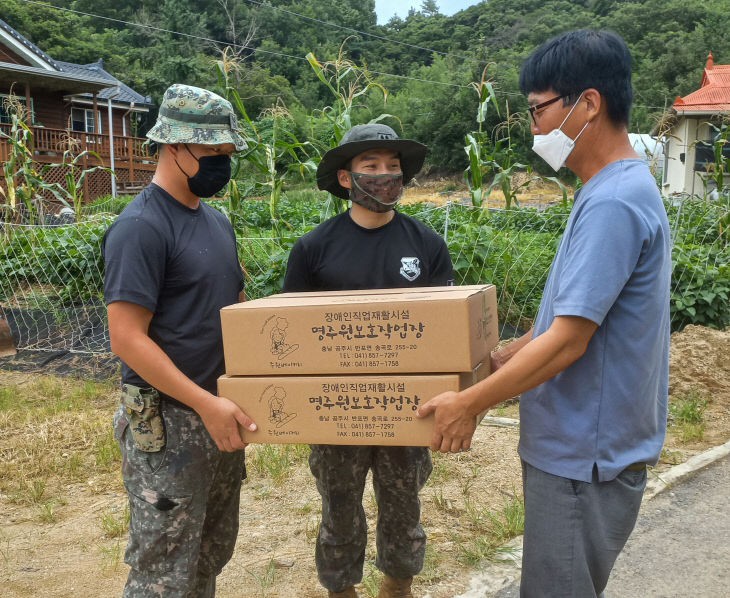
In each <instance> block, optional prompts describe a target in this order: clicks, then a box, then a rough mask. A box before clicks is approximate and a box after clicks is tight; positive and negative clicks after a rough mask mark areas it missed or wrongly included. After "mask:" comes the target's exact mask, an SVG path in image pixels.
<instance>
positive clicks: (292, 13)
mask: <svg viewBox="0 0 730 598" xmlns="http://www.w3.org/2000/svg"><path fill="white" fill-rule="evenodd" d="M245 1H246V2H248V3H249V4H256V5H258V6H261V7H263V8H269V9H271V10H278V11H279V12H284V13H286V14H289V15H293V16H295V17H299V18H301V19H307V20H308V21H314V22H315V23H319V24H321V25H327V26H328V27H335V28H337V29H344V30H345V31H352V32H353V33H359V34H360V35H367V36H368V37H374V38H375V39H379V40H383V41H386V42H391V43H394V44H400V45H402V46H408V47H409V48H416V49H417V50H425V51H426V52H433V53H435V54H441V55H442V56H452V57H454V58H459V59H460V60H465V61H469V62H476V63H477V64H487V62H485V61H483V60H479V59H477V58H470V57H468V56H461V55H460V54H452V53H451V52H441V51H440V50H434V49H433V48H427V47H425V46H419V45H416V44H409V43H408V42H403V41H400V40H397V39H393V38H390V37H385V36H383V35H377V34H375V33H368V32H367V31H360V30H359V29H354V28H352V27H346V26H344V25H338V24H337V23H330V22H329V21H322V20H321V19H317V18H315V17H309V16H307V15H303V14H300V13H298V12H294V11H292V10H287V9H286V8H280V7H278V6H272V5H271V4H265V3H263V2H259V1H258V0H245Z"/></svg>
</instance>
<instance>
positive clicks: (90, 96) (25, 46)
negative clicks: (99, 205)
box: [0, 20, 156, 201]
mask: <svg viewBox="0 0 730 598" xmlns="http://www.w3.org/2000/svg"><path fill="white" fill-rule="evenodd" d="M11 95H12V96H13V97H14V100H15V101H16V102H17V101H19V102H21V103H22V104H24V105H25V111H26V113H27V114H29V115H30V118H29V119H28V120H30V122H28V123H27V124H29V125H30V126H31V131H32V135H33V154H34V160H35V161H36V162H37V163H38V164H58V163H59V162H61V161H62V158H63V154H64V151H65V150H66V149H69V148H70V149H71V150H72V152H73V153H74V154H76V155H78V154H81V153H82V152H84V151H85V150H89V151H91V152H94V153H95V154H97V155H98V156H99V158H98V159H97V158H96V157H95V156H93V155H91V154H85V155H84V157H83V158H82V159H81V161H80V166H81V167H82V168H83V167H87V168H88V167H92V166H96V165H103V166H106V167H109V168H112V169H113V172H114V175H110V174H109V172H107V171H104V170H97V171H95V172H93V173H91V174H90V175H89V176H88V177H85V179H84V183H83V191H84V200H85V201H90V200H92V199H95V198H96V197H99V196H100V195H104V194H109V193H113V194H116V193H117V192H127V191H129V192H132V191H136V190H138V189H139V188H141V187H142V186H144V185H145V184H146V183H148V182H149V181H150V180H151V178H152V174H153V173H154V170H155V166H156V160H155V159H154V157H152V156H150V155H149V153H148V150H147V145H146V144H145V141H146V139H145V138H144V137H138V136H137V135H136V131H137V124H138V121H139V119H140V117H141V116H142V115H143V114H145V113H147V112H149V110H150V108H151V107H152V103H151V101H150V98H149V96H143V95H141V94H139V93H138V92H136V91H135V90H133V89H131V88H130V87H128V86H127V85H125V84H124V83H122V82H121V81H119V80H118V79H116V78H115V77H114V76H113V75H111V74H110V73H108V72H107V71H105V70H104V68H103V64H102V61H101V59H100V60H99V61H98V62H95V63H91V64H74V63H70V62H62V61H60V60H54V59H53V58H51V57H50V56H49V55H48V54H46V53H45V52H43V51H42V50H41V49H40V48H38V47H37V46H36V45H35V44H33V43H32V42H31V41H30V40H28V39H27V38H25V37H24V36H23V35H21V34H20V33H18V32H17V31H16V30H15V29H13V28H12V27H11V26H10V25H8V24H7V23H5V22H4V21H2V20H0V163H2V162H5V161H6V160H7V157H8V155H9V154H8V152H9V151H10V145H9V143H8V141H7V138H5V139H3V135H2V133H5V134H6V135H7V134H8V133H9V132H10V124H9V123H10V118H9V112H8V111H9V110H10V107H9V105H8V100H9V99H10V96H11ZM66 171H67V169H64V168H54V169H51V170H50V171H49V172H48V174H47V176H46V178H47V179H48V180H49V181H50V182H60V181H62V180H63V177H64V174H65V172H66Z"/></svg>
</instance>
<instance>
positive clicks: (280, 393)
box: [259, 385, 297, 428]
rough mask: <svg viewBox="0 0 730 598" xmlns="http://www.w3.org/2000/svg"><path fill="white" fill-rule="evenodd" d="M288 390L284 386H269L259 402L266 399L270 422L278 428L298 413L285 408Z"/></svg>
mask: <svg viewBox="0 0 730 598" xmlns="http://www.w3.org/2000/svg"><path fill="white" fill-rule="evenodd" d="M285 399H286V391H285V390H284V388H283V387H282V386H273V385H272V386H267V387H266V389H265V390H264V392H263V393H261V396H260V397H259V403H261V402H262V401H266V403H267V404H268V405H269V422H270V423H271V424H272V425H273V426H274V427H276V428H281V427H282V426H283V425H285V424H288V423H289V422H290V421H291V420H293V419H294V418H295V417H296V416H297V414H296V413H294V412H287V411H286V410H285V407H286V404H285Z"/></svg>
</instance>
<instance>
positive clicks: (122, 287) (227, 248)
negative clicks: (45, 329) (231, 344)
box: [102, 184, 243, 392]
mask: <svg viewBox="0 0 730 598" xmlns="http://www.w3.org/2000/svg"><path fill="white" fill-rule="evenodd" d="M102 255H103V257H104V263H105V265H106V273H105V275H104V299H105V301H106V303H107V304H109V303H111V302H113V301H129V302H130V303H135V304H137V305H141V306H142V307H145V308H147V309H149V310H150V311H151V312H152V313H153V316H152V320H151V322H150V326H149V336H150V338H151V339H152V340H154V341H155V342H156V343H157V344H158V345H159V346H160V347H161V348H162V350H163V351H164V352H165V353H166V354H167V355H168V356H169V357H170V359H171V360H172V361H173V363H174V364H175V365H176V366H177V367H178V368H179V369H180V370H181V371H182V372H183V373H184V374H185V375H186V376H188V377H189V378H191V379H192V380H193V381H194V382H195V383H196V384H198V385H200V386H201V387H203V388H205V389H206V390H208V391H209V392H215V391H216V380H217V378H218V376H220V375H221V374H222V373H223V369H224V367H223V342H222V338H221V324H220V314H219V310H220V309H221V308H222V307H224V306H226V305H231V304H232V303H236V302H237V301H238V293H239V292H240V291H241V290H242V289H243V273H242V271H241V266H240V264H239V262H238V257H237V255H236V238H235V235H234V233H233V228H232V227H231V225H230V223H229V222H228V220H227V219H226V217H225V216H223V215H222V214H221V213H219V212H217V211H216V210H214V209H213V208H211V207H210V206H208V205H207V204H205V203H203V202H202V201H201V202H200V205H199V206H198V208H197V209H191V208H188V207H187V206H185V205H183V204H182V203H180V202H179V201H176V200H175V198H173V197H172V196H171V195H170V194H169V193H167V192H166V191H165V190H164V189H162V188H160V187H158V186H157V185H155V184H150V185H149V186H147V187H146V188H145V189H144V190H143V191H142V192H141V193H140V194H139V195H138V196H137V197H135V198H134V199H133V200H132V201H131V202H130V203H129V204H128V205H127V207H126V208H125V209H124V210H123V211H122V213H121V214H120V215H119V216H118V217H117V219H116V220H115V221H114V222H113V223H112V225H111V226H110V227H109V229H108V230H107V231H106V233H105V234H104V239H103V241H102ZM122 382H125V383H128V384H134V385H136V386H149V384H148V383H146V382H145V381H144V380H142V378H141V377H140V376H138V375H137V373H136V372H134V371H133V370H132V369H131V368H129V367H128V366H127V365H126V364H124V363H123V364H122Z"/></svg>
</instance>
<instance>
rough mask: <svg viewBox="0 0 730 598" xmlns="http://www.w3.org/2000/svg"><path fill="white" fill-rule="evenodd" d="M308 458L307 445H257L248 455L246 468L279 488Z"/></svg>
mask: <svg viewBox="0 0 730 598" xmlns="http://www.w3.org/2000/svg"><path fill="white" fill-rule="evenodd" d="M308 457H309V445H307V444H257V445H254V446H253V447H252V448H251V449H249V451H248V453H247V455H246V467H247V468H250V469H251V471H252V472H255V473H256V474H258V475H259V476H262V477H269V478H271V479H272V480H273V482H274V485H275V486H279V485H281V484H282V483H283V482H284V481H285V480H286V479H287V478H288V477H289V473H290V471H291V469H292V467H293V466H294V465H298V464H300V463H303V462H305V461H306V460H307V458H308Z"/></svg>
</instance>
